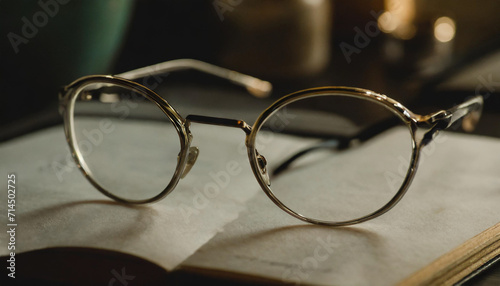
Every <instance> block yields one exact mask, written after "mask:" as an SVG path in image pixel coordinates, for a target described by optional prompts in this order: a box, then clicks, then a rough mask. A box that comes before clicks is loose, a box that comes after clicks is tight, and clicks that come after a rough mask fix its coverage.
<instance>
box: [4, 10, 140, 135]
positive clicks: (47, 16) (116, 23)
mask: <svg viewBox="0 0 500 286" xmlns="http://www.w3.org/2000/svg"><path fill="white" fill-rule="evenodd" d="M132 3H133V2H132V1H126V0H110V1H101V0H93V1H69V0H43V1H2V2H1V3H0V11H1V12H0V14H1V17H0V32H1V34H2V35H4V36H5V37H4V38H3V39H4V40H2V41H1V42H0V54H1V56H2V65H0V89H1V90H2V97H1V103H0V105H1V106H2V109H1V112H0V113H1V121H0V126H1V128H2V129H3V131H5V129H6V128H10V123H12V122H13V121H15V120H18V119H20V118H21V117H22V116H32V115H33V114H36V112H39V111H40V110H42V109H43V108H49V106H50V108H51V109H53V110H56V108H57V107H56V106H57V105H56V103H57V92H58V89H59V87H60V86H62V85H65V84H68V83H69V82H71V81H72V80H74V79H76V78H77V77H79V76H83V75H86V74H91V73H106V72H107V71H108V70H109V68H110V66H111V64H112V62H113V60H114V59H115V55H116V52H117V48H118V47H119V45H120V43H121V39H122V36H123V34H124V32H125V28H126V26H127V23H128V19H129V14H130V11H131V8H132V7H133V6H132ZM40 120H41V118H39V117H38V116H37V117H36V118H31V119H28V121H31V124H33V122H34V121H40ZM29 124H30V122H26V125H29ZM13 132H14V133H15V130H13Z"/></svg>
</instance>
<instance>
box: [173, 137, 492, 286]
mask: <svg viewBox="0 0 500 286" xmlns="http://www.w3.org/2000/svg"><path fill="white" fill-rule="evenodd" d="M387 139H389V136H386V137H383V138H380V137H379V138H375V139H374V140H380V141H381V142H375V141H373V142H372V141H370V142H369V143H368V142H367V143H365V144H372V146H374V147H376V146H377V144H379V143H384V144H396V143H397V142H391V141H390V140H387ZM427 147H428V148H427V150H425V149H424V150H423V151H424V152H423V153H422V160H421V164H420V167H419V170H418V172H417V175H416V177H415V179H414V181H413V183H412V185H411V186H410V188H409V190H408V192H407V194H406V195H405V196H404V197H403V199H402V200H401V201H400V202H399V204H398V205H396V206H395V207H394V208H393V209H392V210H390V211H389V212H388V213H386V214H384V215H382V216H380V217H378V218H375V219H373V220H371V221H368V222H364V223H361V224H357V225H354V226H348V227H337V228H332V227H324V226H314V225H310V224H307V223H303V222H300V221H298V220H297V219H295V218H293V217H291V216H289V215H287V214H286V213H285V212H283V211H281V210H280V209H279V208H278V207H277V206H275V205H274V204H273V203H272V202H271V201H270V200H269V199H268V198H267V197H266V195H265V194H264V193H263V192H261V193H259V194H257V195H256V196H255V197H254V198H253V199H252V200H251V201H250V202H249V203H248V205H247V209H246V210H245V211H244V212H243V213H241V214H240V216H239V218H238V219H237V220H235V221H233V222H231V223H229V224H228V225H227V226H226V227H225V228H224V232H222V233H219V234H218V235H217V236H215V238H213V239H212V240H211V241H210V242H208V243H207V244H205V245H204V246H203V247H202V248H201V249H199V250H198V251H197V252H196V253H195V254H194V255H193V256H191V257H190V258H189V259H188V260H187V261H185V262H184V263H183V264H182V265H183V267H184V268H185V269H187V270H188V271H196V269H200V268H203V269H205V268H208V269H218V270H222V271H227V272H236V273H241V274H245V275H254V276H263V277H267V278H272V279H274V280H277V281H282V282H287V283H304V284H313V285H393V284H396V283H398V282H400V281H402V280H404V279H406V278H407V277H409V276H410V275H412V274H413V273H415V272H417V271H418V270H420V269H422V268H424V267H425V266H427V265H428V264H430V263H432V262H433V261H434V260H436V259H438V258H439V257H441V256H443V255H445V254H446V253H448V252H450V251H452V250H453V249H455V248H457V247H458V246H459V245H461V244H463V243H464V242H466V241H467V240H469V239H470V238H472V237H473V236H475V235H477V234H478V233H480V232H482V231H484V230H486V229H487V228H489V227H491V226H493V225H495V224H497V223H498V222H499V221H500V208H499V207H498V205H499V203H500V177H499V176H498V174H499V171H500V153H498V152H496V150H500V141H499V140H498V139H492V138H487V137H479V136H471V135H461V134H453V133H443V134H442V135H440V137H439V138H436V141H435V142H434V143H432V144H431V145H430V146H427ZM375 154H376V152H375ZM378 159H379V158H376V155H375V156H374V157H373V162H374V163H373V164H376V162H378ZM311 184H312V186H311V187H314V182H311ZM497 229H498V228H497Z"/></svg>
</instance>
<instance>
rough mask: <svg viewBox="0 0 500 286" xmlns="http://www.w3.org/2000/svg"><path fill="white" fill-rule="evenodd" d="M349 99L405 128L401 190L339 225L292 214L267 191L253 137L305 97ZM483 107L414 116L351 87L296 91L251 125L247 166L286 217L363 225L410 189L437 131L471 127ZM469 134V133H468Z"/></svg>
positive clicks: (475, 104) (473, 104) (478, 102)
mask: <svg viewBox="0 0 500 286" xmlns="http://www.w3.org/2000/svg"><path fill="white" fill-rule="evenodd" d="M332 95H333V96H334V95H340V96H350V97H355V98H359V99H364V100H369V101H372V102H374V103H376V104H381V105H383V106H385V107H386V108H387V109H389V110H390V111H391V112H392V113H394V114H395V115H396V116H398V117H399V118H400V119H401V120H402V121H403V122H404V123H405V125H406V126H407V127H408V130H409V132H410V136H411V138H412V155H411V159H410V166H409V168H408V171H407V173H406V177H405V179H404V181H403V182H402V185H401V187H400V188H399V190H398V191H397V193H396V195H395V196H394V197H393V198H392V199H391V200H390V201H389V202H388V203H387V204H385V205H384V206H382V207H381V208H380V209H378V210H376V211H375V212H372V213H371V214H368V215H366V216H363V217H360V218H357V219H352V220H348V221H340V222H332V221H322V220H316V219H311V218H308V217H305V216H303V215H301V214H300V213H297V212H295V211H293V210H292V209H290V208H288V207H287V206H286V205H284V204H283V203H282V202H281V201H280V200H279V199H278V198H277V197H276V196H275V195H274V193H273V192H272V189H271V187H270V186H269V184H268V183H267V182H266V180H267V178H265V175H263V173H264V172H265V170H264V171H263V170H262V168H261V167H260V163H259V160H258V156H259V155H258V152H257V150H256V149H255V139H256V136H257V133H258V132H259V130H260V128H261V127H262V125H263V124H264V122H265V121H266V119H268V118H269V117H270V116H271V115H272V114H273V113H274V112H276V111H278V110H279V109H280V108H281V107H283V106H285V105H288V104H290V103H292V102H294V101H297V100H301V99H305V98H308V97H316V96H332ZM482 105H483V99H482V97H480V96H475V97H472V98H471V99H469V100H467V101H466V102H464V103H463V104H461V105H458V106H455V107H453V108H451V109H448V110H440V111H438V112H436V113H432V114H429V115H425V116H422V115H418V114H415V113H413V112H412V111H410V110H409V109H408V108H406V107H405V106H403V105H402V104H401V103H399V102H397V101H395V100H394V99H392V98H390V97H387V96H386V95H383V94H379V93H375V92H373V91H370V90H366V89H360V88H352V87H320V88H312V89H306V90H302V91H298V92H295V93H292V94H289V95H287V96H284V97H282V98H281V99H279V100H278V101H276V102H275V103H274V104H272V105H271V106H270V107H269V108H267V109H266V110H265V111H264V112H263V113H262V114H261V115H260V116H259V117H258V118H257V121H256V122H255V124H254V125H253V128H252V132H251V133H250V134H249V135H248V136H247V138H246V145H247V147H248V148H247V149H248V157H249V160H250V164H251V166H252V170H253V173H254V175H255V176H256V177H257V181H258V182H259V184H260V186H261V187H262V189H263V190H264V192H265V193H266V194H267V196H268V197H269V198H270V199H271V200H272V201H273V202H274V203H275V204H276V205H278V206H279V207H280V208H281V209H283V210H284V211H286V212H287V213H289V214H290V215H292V216H294V217H296V218H298V219H300V220H303V221H306V222H310V223H314V224H319V225H328V226H345V225H352V224H356V223H360V222H363V221H367V220H370V219H373V218H375V217H377V216H380V215H382V214H384V213H385V212H387V211H389V210H390V209H391V208H392V207H394V206H395V205H396V204H397V203H398V202H399V201H400V200H401V198H402V197H403V196H404V194H405V193H406V191H407V189H408V187H409V186H410V184H411V182H412V180H413V178H414V177H415V173H416V171H417V167H418V161H419V158H420V150H421V149H422V148H423V147H424V146H425V145H427V144H428V143H430V141H431V140H432V139H433V138H434V137H435V136H436V135H437V133H438V132H439V131H441V130H444V129H447V128H449V127H451V126H452V125H453V124H454V123H455V122H457V121H458V120H462V123H463V125H465V126H467V127H466V129H468V128H469V126H475V124H476V123H477V121H478V120H479V117H480V114H481V110H482ZM468 131H471V130H468Z"/></svg>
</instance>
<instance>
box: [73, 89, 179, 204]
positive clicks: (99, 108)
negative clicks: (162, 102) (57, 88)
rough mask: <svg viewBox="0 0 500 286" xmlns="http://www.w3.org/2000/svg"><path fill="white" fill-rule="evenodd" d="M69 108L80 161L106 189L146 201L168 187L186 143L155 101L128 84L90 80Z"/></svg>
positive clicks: (77, 92) (100, 185)
mask: <svg viewBox="0 0 500 286" xmlns="http://www.w3.org/2000/svg"><path fill="white" fill-rule="evenodd" d="M69 112H70V126H71V127H72V128H71V130H72V133H71V139H72V145H73V148H74V150H75V152H76V153H77V156H78V157H79V161H80V164H81V166H82V168H83V169H84V170H85V172H86V173H87V174H88V175H89V177H90V179H91V180H92V181H93V182H94V183H96V184H97V185H98V186H99V187H101V188H102V189H103V190H104V191H105V192H108V193H110V194H111V195H113V196H116V197H118V198H120V199H124V200H128V201H142V200H148V199H151V198H153V197H155V196H157V195H159V194H160V193H162V191H164V190H165V188H166V187H167V186H168V184H169V183H170V181H171V180H172V178H173V176H174V174H175V171H176V168H177V162H178V155H179V152H180V150H181V141H180V137H179V135H178V132H177V129H176V128H175V125H174V124H173V122H172V120H170V118H169V117H168V116H167V115H166V114H165V113H164V112H163V111H162V110H161V109H160V108H159V107H158V106H157V104H156V103H155V102H153V101H152V100H150V99H148V97H147V96H146V95H144V94H142V93H141V91H139V90H135V89H132V88H130V87H127V86H121V85H118V84H109V83H91V84H87V85H85V86H83V87H80V88H79V89H78V90H77V91H76V94H75V95H74V96H73V98H72V101H71V102H70V105H69Z"/></svg>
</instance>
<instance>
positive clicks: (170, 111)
mask: <svg viewBox="0 0 500 286" xmlns="http://www.w3.org/2000/svg"><path fill="white" fill-rule="evenodd" d="M184 69H194V70H198V71H201V72H205V73H208V74H211V75H215V76H218V77H221V78H225V79H228V80H230V81H232V82H234V83H236V84H239V85H241V86H244V87H246V88H247V90H248V91H249V92H250V93H251V94H253V95H254V96H256V97H266V96H267V95H269V93H270V91H271V84H270V83H269V82H267V81H262V80H260V79H257V78H254V77H251V76H248V75H244V74H241V73H238V72H235V71H231V70H228V69H224V68H220V67H217V66H214V65H211V64H208V63H204V62H200V61H197V60H191V59H180V60H172V61H168V62H164V63H161V64H157V65H153V66H149V67H145V68H141V69H137V70H133V71H129V72H125V73H122V74H119V75H115V76H111V75H93V76H86V77H82V78H80V79H77V80H76V81H74V82H73V83H71V84H69V85H67V86H65V87H63V89H62V90H61V92H60V93H59V100H60V105H59V111H60V113H61V115H62V116H63V119H64V130H65V134H66V139H67V142H68V144H69V147H70V150H71V153H72V156H73V158H74V159H75V161H76V163H77V165H78V167H79V169H80V170H81V171H82V172H83V174H84V176H85V177H86V178H87V179H88V180H89V181H90V183H91V184H92V185H93V186H94V187H95V188H97V189H98V190H99V191H100V192H102V193H103V194H104V195H106V196H108V197H110V198H112V199H114V200H116V201H118V202H122V203H128V204H144V203H151V202H154V201H157V200H160V199H162V198H164V197H165V196H166V195H167V194H169V193H170V192H171V191H172V190H173V189H174V188H175V186H176V185H177V183H178V182H179V180H180V179H181V178H183V177H184V176H186V175H187V173H188V172H189V170H190V169H191V167H192V166H193V164H194V163H195V161H196V158H197V155H198V149H197V147H191V142H192V138H193V136H192V134H191V132H190V130H189V127H190V124H191V123H192V122H195V123H202V124H210V125H220V126H227V127H236V128H240V129H242V130H243V131H244V132H245V134H246V139H245V144H246V147H247V153H248V158H249V161H250V165H251V168H252V171H253V173H254V175H255V177H256V179H257V181H258V183H259V185H260V186H261V187H262V189H263V190H264V192H265V193H266V195H267V196H268V197H269V198H270V199H271V200H272V201H273V202H274V203H275V204H276V205H277V206H278V207H280V208H281V209H283V210H284V211H285V212H287V213H288V214H290V215H292V216H294V217H296V218H298V219H300V220H303V221H306V222H309V223H313V224H318V225H328V226H344V225H352V224H356V223H360V222H363V221H367V220H370V219H373V218H375V217H377V216H380V215H382V214H383V213H385V212H387V211H388V210H390V209H391V208H392V207H394V206H395V205H396V204H397V203H398V202H399V200H401V198H402V197H403V195H404V194H405V193H406V191H407V189H408V187H409V185H410V184H411V181H412V180H413V178H414V176H415V173H416V170H417V166H418V161H419V157H420V156H419V155H420V150H421V149H422V148H423V147H424V146H425V145H427V144H428V143H429V142H431V141H432V139H433V138H434V137H435V136H436V135H437V133H438V132H439V131H441V130H445V129H447V128H449V127H450V126H452V125H454V123H456V122H461V123H462V127H463V129H464V130H465V131H472V129H473V128H474V126H475V125H476V123H477V121H478V120H479V118H480V115H481V111H482V106H483V98H482V97H481V96H474V97H472V98H470V99H468V100H467V101H465V102H464V103H462V104H460V105H457V106H455V107H452V108H450V109H447V110H440V111H438V112H435V113H432V114H429V115H418V114H415V113H413V112H411V111H410V110H409V109H407V108H406V107H404V106H403V105H402V104H401V103H399V102H397V101H395V100H393V99H391V98H389V97H387V96H385V95H383V94H379V93H375V92H373V91H370V90H366V89H361V88H352V87H319V88H311V89H306V90H302V91H298V92H295V93H291V94H289V95H286V96H284V97H282V98H280V99H278V100H277V101H276V102H274V103H273V104H272V105H271V106H270V107H268V108H267V109H266V110H265V111H264V112H263V113H262V114H261V115H260V116H259V117H258V118H257V120H256V121H255V123H254V125H253V127H252V126H250V125H248V124H247V123H246V122H244V121H242V120H235V119H228V118H217V117H210V116H202V115H188V116H186V118H183V117H182V116H181V115H180V114H179V113H178V112H177V111H176V110H175V109H174V108H173V107H172V106H171V105H170V104H169V103H168V102H167V101H166V100H165V99H163V98H162V97H160V96H159V95H158V94H157V93H155V92H154V91H152V90H151V89H149V88H147V87H146V86H144V85H141V84H139V83H137V82H135V81H134V80H138V79H141V78H146V77H149V76H154V75H158V74H163V73H167V72H173V71H178V70H184ZM91 83H109V84H116V85H118V86H122V87H127V88H129V89H131V90H133V91H136V92H139V93H140V94H142V95H144V96H145V97H147V98H148V99H149V100H150V101H152V102H153V103H155V104H156V105H157V106H158V107H159V108H160V109H161V110H162V111H163V112H164V113H165V115H166V116H167V117H168V118H169V119H170V121H171V122H172V123H173V125H174V126H175V128H176V130H177V133H178V135H179V139H180V145H181V151H180V153H179V157H178V160H177V161H178V162H177V167H176V170H175V173H174V175H173V177H172V179H171V181H170V183H169V184H168V185H167V186H166V187H165V189H164V190H163V191H161V192H160V193H159V194H158V195H156V196H154V197H152V198H149V199H144V200H128V199H124V198H121V197H118V196H116V195H114V194H113V193H112V192H109V191H108V190H106V189H104V188H103V187H101V186H100V185H99V184H98V183H97V182H96V181H95V180H94V179H93V177H92V172H91V171H90V170H89V168H88V167H87V165H86V163H85V161H84V159H83V156H82V154H81V153H80V151H79V149H78V148H77V145H76V142H75V140H74V139H73V138H74V127H73V124H74V123H73V119H72V113H73V107H74V106H73V105H74V97H75V96H77V95H78V94H79V90H80V89H81V88H82V87H84V86H86V85H88V84H91ZM324 95H342V96H350V97H354V98H359V99H364V100H369V101H372V102H375V103H377V104H381V105H383V106H385V107H386V108H387V109H389V110H390V111H391V112H392V113H394V114H395V115H396V116H397V117H399V118H400V119H401V120H402V122H404V124H405V125H406V126H407V127H408V130H409V132H410V135H411V138H412V155H411V160H410V166H409V168H408V171H407V173H406V177H405V179H404V181H403V183H402V185H401V187H400V188H399V190H398V191H397V193H396V195H395V196H394V197H393V198H392V199H391V200H390V201H389V202H388V203H386V204H385V205H384V206H382V207H381V208H380V209H378V210H376V211H374V212H372V213H371V214H368V215H366V216H363V217H361V218H357V219H352V220H347V221H336V222H332V221H323V220H316V219H311V218H308V217H305V216H303V215H301V214H299V213H297V212H295V211H293V210H291V209H290V208H288V207H287V206H286V205H284V204H283V203H282V202H281V201H280V200H279V199H278V198H277V197H276V196H275V195H274V193H273V191H272V190H271V187H270V182H269V176H268V170H267V163H266V159H265V158H264V157H263V156H262V155H260V154H259V153H258V151H257V150H256V146H255V140H256V136H257V133H258V131H259V130H260V129H261V127H262V126H263V124H264V122H265V121H266V119H267V118H268V117H269V116H271V115H273V113H274V112H276V111H277V110H279V109H280V108H281V107H283V106H285V105H287V104H290V103H292V102H295V101H297V100H301V99H305V98H309V97H316V96H324ZM72 102H73V103H72ZM351 139H356V138H351ZM306 152H307V151H306ZM299 153H300V152H299ZM298 156H301V154H296V156H292V159H291V160H293V158H294V157H298ZM285 167H286V166H285Z"/></svg>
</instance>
